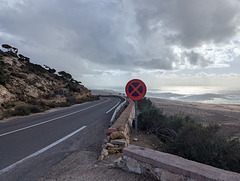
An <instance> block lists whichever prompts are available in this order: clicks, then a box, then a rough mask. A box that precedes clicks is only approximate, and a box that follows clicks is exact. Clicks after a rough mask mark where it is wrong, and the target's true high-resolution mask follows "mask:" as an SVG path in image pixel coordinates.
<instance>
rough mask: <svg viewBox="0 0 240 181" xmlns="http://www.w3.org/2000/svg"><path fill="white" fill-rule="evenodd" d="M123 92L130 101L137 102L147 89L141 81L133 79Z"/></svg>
mask: <svg viewBox="0 0 240 181" xmlns="http://www.w3.org/2000/svg"><path fill="white" fill-rule="evenodd" d="M125 92H126V94H127V96H128V97H129V98H130V99H132V100H134V101H137V100H140V99H142V98H143V97H144V96H145V94H146V92H147V88H146V85H145V84H144V82H143V81H141V80H139V79H133V80H130V81H129V82H128V83H127V85H126V87H125Z"/></svg>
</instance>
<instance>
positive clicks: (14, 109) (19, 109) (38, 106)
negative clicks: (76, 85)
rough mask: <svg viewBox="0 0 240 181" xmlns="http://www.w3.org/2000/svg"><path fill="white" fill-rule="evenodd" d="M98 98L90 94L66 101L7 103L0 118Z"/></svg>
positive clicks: (28, 113) (23, 114)
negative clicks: (23, 103) (19, 104)
mask: <svg viewBox="0 0 240 181" xmlns="http://www.w3.org/2000/svg"><path fill="white" fill-rule="evenodd" d="M95 100H99V97H98V96H92V97H91V98H85V99H70V100H69V99H67V101H66V102H59V103H49V104H47V103H44V102H36V101H32V102H30V103H31V104H32V105H23V106H15V105H8V106H5V109H6V110H7V111H5V112H4V115H3V116H2V118H1V119H4V118H9V117H13V116H28V115H30V114H34V113H39V112H44V111H47V110H49V109H52V108H59V107H69V106H72V105H74V104H81V103H84V102H90V101H95Z"/></svg>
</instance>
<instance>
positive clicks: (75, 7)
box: [0, 0, 240, 77]
mask: <svg viewBox="0 0 240 181" xmlns="http://www.w3.org/2000/svg"><path fill="white" fill-rule="evenodd" d="M239 38H240V1H238V0H228V1H226V0H211V1H207V0H202V1H199V0H181V1H179V0H172V1H163V0H138V1H137V2H136V1H134V0H98V1H95V0H71V1H67V0H61V1H57V0H50V1H49V0H41V1H32V0H21V1H20V0H10V1H9V0H2V2H1V6H0V39H1V43H9V44H11V45H13V46H16V47H18V48H19V50H20V51H21V53H23V54H25V55H26V56H29V57H31V58H32V60H33V61H34V60H35V61H37V62H36V63H40V64H47V65H49V66H51V67H56V68H57V69H61V70H63V69H67V71H69V72H70V73H72V74H74V75H76V76H78V77H84V75H86V76H85V77H89V76H90V75H92V76H95V75H96V74H98V75H100V74H101V72H105V73H106V74H108V73H110V74H114V73H113V72H114V71H116V75H118V74H119V73H120V72H124V71H125V74H124V76H127V73H126V72H129V71H130V72H135V73H136V72H138V71H139V70H140V69H141V70H142V71H145V72H146V73H147V74H150V73H149V72H153V71H156V70H159V71H161V70H168V71H176V70H195V69H204V68H222V67H229V66H230V62H232V61H234V60H236V57H239V55H240V54H239V50H240V44H239ZM107 72H108V73H107ZM129 74H130V73H129ZM101 75H102V76H104V75H103V74H101ZM122 76H123V75H122Z"/></svg>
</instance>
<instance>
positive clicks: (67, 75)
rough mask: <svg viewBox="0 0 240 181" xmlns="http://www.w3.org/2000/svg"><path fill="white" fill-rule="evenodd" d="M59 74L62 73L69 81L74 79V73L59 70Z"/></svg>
mask: <svg viewBox="0 0 240 181" xmlns="http://www.w3.org/2000/svg"><path fill="white" fill-rule="evenodd" d="M58 74H59V75H61V76H62V77H63V78H64V79H65V80H67V81H70V80H71V79H72V75H71V74H69V73H67V72H65V71H60V72H58Z"/></svg>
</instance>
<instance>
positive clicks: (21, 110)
mask: <svg viewBox="0 0 240 181" xmlns="http://www.w3.org/2000/svg"><path fill="white" fill-rule="evenodd" d="M39 112H42V109H41V108H40V107H39V106H18V107H16V109H15V110H14V111H13V112H12V113H11V115H12V116H27V115H29V114H31V113H39Z"/></svg>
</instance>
